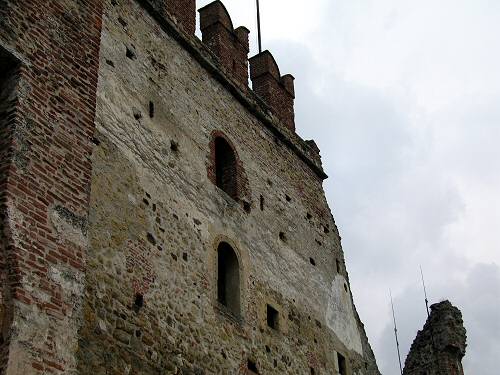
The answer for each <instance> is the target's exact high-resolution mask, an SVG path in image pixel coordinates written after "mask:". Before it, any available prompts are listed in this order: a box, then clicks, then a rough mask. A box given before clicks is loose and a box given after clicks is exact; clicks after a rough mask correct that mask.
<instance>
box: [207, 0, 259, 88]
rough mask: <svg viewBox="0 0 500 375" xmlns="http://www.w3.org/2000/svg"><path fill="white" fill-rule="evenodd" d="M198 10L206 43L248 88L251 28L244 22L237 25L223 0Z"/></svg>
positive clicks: (233, 75) (236, 78) (226, 67)
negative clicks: (245, 25)
mask: <svg viewBox="0 0 500 375" xmlns="http://www.w3.org/2000/svg"><path fill="white" fill-rule="evenodd" d="M199 12H200V29H201V33H202V40H203V43H205V44H206V46H207V47H208V48H209V49H210V50H211V51H212V52H213V53H214V54H215V55H216V56H217V58H218V59H219V61H220V63H221V65H222V67H223V69H224V70H225V71H226V72H227V73H228V74H229V75H231V76H232V77H234V78H235V80H236V81H237V82H238V83H239V84H240V85H241V87H242V88H247V87H248V52H249V41H248V35H249V33H250V31H249V30H248V29H247V28H246V27H243V26H240V27H238V28H237V29H234V27H233V22H232V21H231V17H230V16H229V13H228V12H227V10H226V8H225V7H224V5H223V4H222V2H220V1H214V2H212V3H210V4H208V5H207V6H205V7H203V8H201V9H200V10H199Z"/></svg>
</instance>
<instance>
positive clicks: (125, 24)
mask: <svg viewBox="0 0 500 375" xmlns="http://www.w3.org/2000/svg"><path fill="white" fill-rule="evenodd" d="M118 22H120V25H122V27H127V22H125V20H124V19H123V18H121V17H118Z"/></svg>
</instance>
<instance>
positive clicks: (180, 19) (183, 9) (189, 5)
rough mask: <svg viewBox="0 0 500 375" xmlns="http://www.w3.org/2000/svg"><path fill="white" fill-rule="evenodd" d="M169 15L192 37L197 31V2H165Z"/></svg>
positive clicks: (181, 0)
mask: <svg viewBox="0 0 500 375" xmlns="http://www.w3.org/2000/svg"><path fill="white" fill-rule="evenodd" d="M165 5H166V10H167V12H168V14H169V15H170V16H171V17H172V18H173V19H174V20H175V21H176V22H177V24H178V25H180V26H181V27H182V29H183V30H184V31H185V32H186V33H187V34H190V35H194V32H195V31H196V0H165Z"/></svg>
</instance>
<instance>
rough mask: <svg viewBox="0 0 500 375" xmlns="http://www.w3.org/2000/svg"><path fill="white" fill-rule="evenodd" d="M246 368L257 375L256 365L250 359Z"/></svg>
mask: <svg viewBox="0 0 500 375" xmlns="http://www.w3.org/2000/svg"><path fill="white" fill-rule="evenodd" d="M247 368H248V369H249V370H250V371H252V372H253V373H255V374H258V373H259V370H257V365H256V364H255V362H254V361H252V360H250V359H249V360H248V361H247Z"/></svg>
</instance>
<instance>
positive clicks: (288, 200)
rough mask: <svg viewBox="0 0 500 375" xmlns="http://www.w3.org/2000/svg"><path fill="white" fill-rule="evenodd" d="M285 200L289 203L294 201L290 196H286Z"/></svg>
mask: <svg viewBox="0 0 500 375" xmlns="http://www.w3.org/2000/svg"><path fill="white" fill-rule="evenodd" d="M285 199H286V201H287V202H290V201H291V200H292V198H290V196H289V195H288V194H285Z"/></svg>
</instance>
